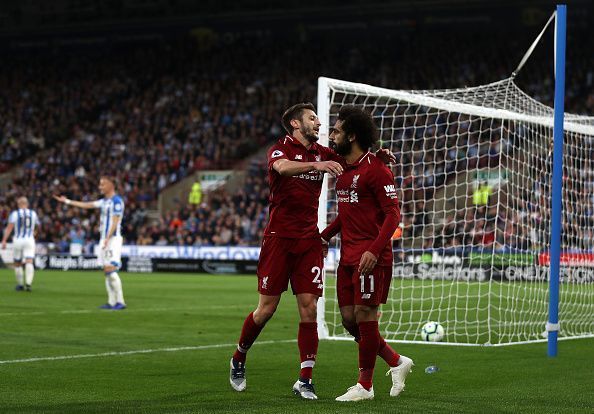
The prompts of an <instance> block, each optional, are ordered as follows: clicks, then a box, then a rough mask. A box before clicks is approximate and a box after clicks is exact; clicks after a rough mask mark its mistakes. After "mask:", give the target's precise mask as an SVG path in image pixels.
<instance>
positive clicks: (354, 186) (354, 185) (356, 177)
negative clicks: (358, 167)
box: [351, 174, 361, 188]
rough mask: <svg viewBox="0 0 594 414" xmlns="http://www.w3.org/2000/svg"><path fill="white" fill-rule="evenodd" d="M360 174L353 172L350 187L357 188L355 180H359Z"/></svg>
mask: <svg viewBox="0 0 594 414" xmlns="http://www.w3.org/2000/svg"><path fill="white" fill-rule="evenodd" d="M360 176H361V174H355V175H354V176H353V183H352V184H351V188H357V181H359V177H360Z"/></svg>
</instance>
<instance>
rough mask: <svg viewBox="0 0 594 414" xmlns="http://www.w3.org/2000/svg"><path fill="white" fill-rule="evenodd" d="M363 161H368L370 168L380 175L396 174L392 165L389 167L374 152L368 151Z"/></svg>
mask: <svg viewBox="0 0 594 414" xmlns="http://www.w3.org/2000/svg"><path fill="white" fill-rule="evenodd" d="M362 162H363V163H365V162H367V164H368V165H369V167H370V168H369V169H370V170H371V171H373V172H374V173H376V174H378V175H387V176H390V177H393V176H394V174H393V173H392V170H391V169H390V167H388V166H387V165H386V164H385V163H384V162H383V161H382V160H380V159H379V158H378V156H377V155H375V154H374V153H372V152H368V153H367V155H366V156H365V157H364V159H363V160H362Z"/></svg>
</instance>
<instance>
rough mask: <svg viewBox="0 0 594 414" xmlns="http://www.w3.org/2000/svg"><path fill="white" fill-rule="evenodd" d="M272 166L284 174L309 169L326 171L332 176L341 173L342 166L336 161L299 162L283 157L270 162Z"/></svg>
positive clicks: (297, 172)
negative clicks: (272, 162)
mask: <svg viewBox="0 0 594 414" xmlns="http://www.w3.org/2000/svg"><path fill="white" fill-rule="evenodd" d="M272 168H273V169H274V170H275V171H276V172H277V173H279V174H280V175H284V176H293V175H299V174H303V173H308V172H310V171H321V172H327V173H330V174H332V175H334V176H337V175H340V174H342V166H341V165H340V164H339V163H337V162H336V161H316V162H299V161H291V160H287V159H285V158H283V159H280V160H276V161H275V162H274V164H272Z"/></svg>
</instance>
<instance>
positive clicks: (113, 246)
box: [98, 236, 124, 268]
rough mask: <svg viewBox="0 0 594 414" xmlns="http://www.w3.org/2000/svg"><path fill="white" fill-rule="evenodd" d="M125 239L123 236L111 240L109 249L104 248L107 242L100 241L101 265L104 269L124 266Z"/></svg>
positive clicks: (99, 257) (108, 245)
mask: <svg viewBox="0 0 594 414" xmlns="http://www.w3.org/2000/svg"><path fill="white" fill-rule="evenodd" d="M123 243H124V239H123V237H122V236H113V237H111V238H110V239H109V243H108V244H107V248H103V245H104V244H105V240H104V239H101V240H99V256H98V259H99V264H100V265H101V266H103V267H105V266H114V267H116V268H120V266H121V265H122V244H123Z"/></svg>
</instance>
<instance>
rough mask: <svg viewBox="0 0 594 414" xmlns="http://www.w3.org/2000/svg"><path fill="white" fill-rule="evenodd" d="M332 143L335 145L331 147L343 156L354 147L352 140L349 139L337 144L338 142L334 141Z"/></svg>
mask: <svg viewBox="0 0 594 414" xmlns="http://www.w3.org/2000/svg"><path fill="white" fill-rule="evenodd" d="M332 143H333V144H334V145H333V146H330V148H332V149H333V150H334V151H335V152H336V153H337V154H338V155H340V156H343V157H344V156H346V155H349V154H350V153H351V150H352V148H353V143H352V142H351V141H349V140H348V139H347V140H345V141H343V142H341V143H340V144H337V143H336V142H332Z"/></svg>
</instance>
